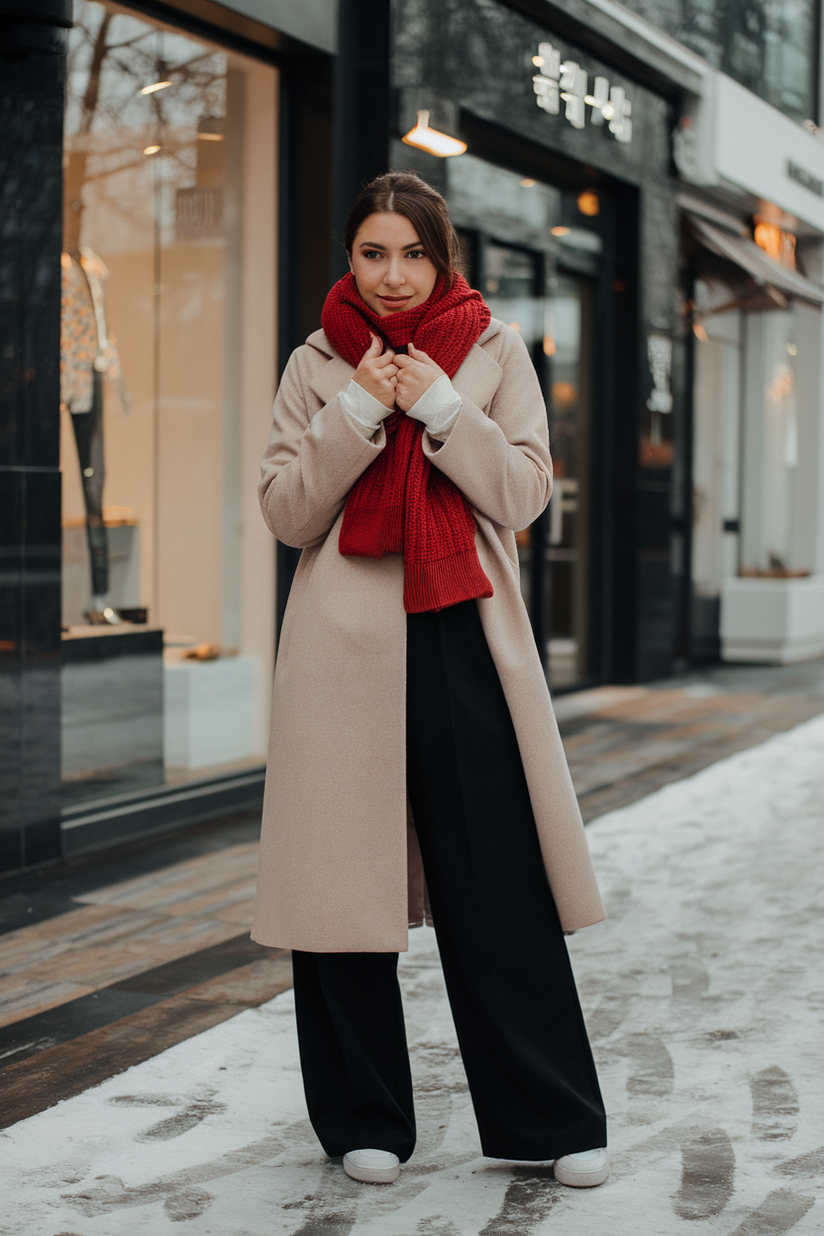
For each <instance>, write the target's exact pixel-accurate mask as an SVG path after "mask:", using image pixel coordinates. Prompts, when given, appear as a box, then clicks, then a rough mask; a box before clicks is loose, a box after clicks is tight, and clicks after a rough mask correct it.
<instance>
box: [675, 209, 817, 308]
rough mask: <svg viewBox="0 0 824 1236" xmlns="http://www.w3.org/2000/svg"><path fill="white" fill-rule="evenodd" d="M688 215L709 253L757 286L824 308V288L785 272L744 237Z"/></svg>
mask: <svg viewBox="0 0 824 1236" xmlns="http://www.w3.org/2000/svg"><path fill="white" fill-rule="evenodd" d="M687 214H688V218H689V221H690V223H691V224H692V226H693V228H694V229H695V232H696V236H697V238H698V240H700V241H701V244H702V245H704V246H705V247H706V248H707V249H709V250H710V251H711V252H712V253H717V254H718V255H719V256H720V257H724V258H726V259H727V261H729V262H734V263H735V264H736V266H740V267H741V269H742V270H744V271H746V272H747V274H748V275H749V276H750V277H751V278H752V279H753V280H754V281H755V282H756V283H757V284H758V285H759V287H765V286H769V287H772V288H776V289H777V291H779V292H783V293H784V295H785V296H793V297H795V299H796V300H803V301H806V302H807V304H810V305H816V306H817V307H819V308H820V307H821V305H824V288H820V287H819V286H818V284H816V283H813V282H812V280H811V279H807V278H805V277H804V275H800V274H799V273H798V271H796V270H788V268H787V267H786V266H782V265H781V263H780V262H776V260H775V258H771V257H770V255H769V254H768V253H765V252H764V250H763V249H762V248H760V246H759V245H757V244H756V243H755V241H754V240H748V239H745V238H744V237H743V236H733V234H732V233H731V232H725V231H723V230H722V229H721V228H719V227H713V225H712V224H711V223H707V221H706V220H705V219H701V218H699V217H698V215H694V214H692V212H691V211H689V212H687Z"/></svg>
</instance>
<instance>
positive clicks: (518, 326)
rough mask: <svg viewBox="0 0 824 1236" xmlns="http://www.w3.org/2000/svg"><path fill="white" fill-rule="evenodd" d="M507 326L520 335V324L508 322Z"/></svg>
mask: <svg viewBox="0 0 824 1236" xmlns="http://www.w3.org/2000/svg"><path fill="white" fill-rule="evenodd" d="M509 325H510V326H511V327H512V329H513V330H516V331H517V332H518V334H519V335H520V333H521V323H520V322H510V323H509Z"/></svg>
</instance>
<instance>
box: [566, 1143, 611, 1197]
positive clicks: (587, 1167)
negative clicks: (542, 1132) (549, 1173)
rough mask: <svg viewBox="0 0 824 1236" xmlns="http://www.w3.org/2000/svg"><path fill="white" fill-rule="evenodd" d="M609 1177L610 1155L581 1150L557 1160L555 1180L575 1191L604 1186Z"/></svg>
mask: <svg viewBox="0 0 824 1236" xmlns="http://www.w3.org/2000/svg"><path fill="white" fill-rule="evenodd" d="M608 1175H609V1154H608V1153H607V1151H606V1149H605V1148H601V1149H600V1150H581V1151H579V1152H578V1153H577V1154H565V1155H563V1156H562V1157H561V1158H560V1159H556V1160H555V1179H556V1180H559V1181H560V1182H561V1184H565V1185H571V1186H572V1188H573V1189H591V1188H592V1187H593V1185H599V1184H603V1183H604V1181H605V1180H606V1178H607V1176H608Z"/></svg>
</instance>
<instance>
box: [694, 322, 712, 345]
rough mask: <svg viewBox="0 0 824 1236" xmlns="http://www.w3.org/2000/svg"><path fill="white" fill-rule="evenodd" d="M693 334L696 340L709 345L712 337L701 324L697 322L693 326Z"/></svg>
mask: <svg viewBox="0 0 824 1236" xmlns="http://www.w3.org/2000/svg"><path fill="white" fill-rule="evenodd" d="M692 333H693V334H694V335H695V338H696V339H700V340H701V342H702V343H709V341H710V337H709V335H708V334H707V332H706V331H705V330H704V327H703V326H702V325H701V323H700V322H695V323H694V324H693V328H692Z"/></svg>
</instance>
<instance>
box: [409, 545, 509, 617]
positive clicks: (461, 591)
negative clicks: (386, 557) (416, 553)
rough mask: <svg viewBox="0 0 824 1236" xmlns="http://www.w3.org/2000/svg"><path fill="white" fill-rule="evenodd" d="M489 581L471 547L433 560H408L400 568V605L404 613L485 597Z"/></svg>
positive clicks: (488, 595)
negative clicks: (401, 580)
mask: <svg viewBox="0 0 824 1236" xmlns="http://www.w3.org/2000/svg"><path fill="white" fill-rule="evenodd" d="M491 596H492V584H491V583H490V582H489V580H488V579H487V577H486V574H485V572H484V569H483V567H482V566H481V564H480V562H479V561H478V554H477V552H476V550H475V549H468V550H466V552H465V553H462V554H453V555H452V556H451V557H449V558H439V559H437V560H436V561H434V562H410V561H409V559H408V558H407V559H406V561H405V562H404V571H403V608H404V609H405V610H406V612H407V614H425V613H429V612H432V611H437V610H439V609H447V608H448V607H449V606H450V605H458V604H460V602H461V601H469V600H472V599H473V598H474V599H475V600H487V599H488V598H489V597H491Z"/></svg>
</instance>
